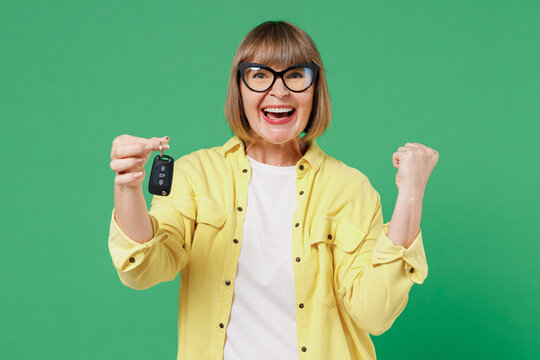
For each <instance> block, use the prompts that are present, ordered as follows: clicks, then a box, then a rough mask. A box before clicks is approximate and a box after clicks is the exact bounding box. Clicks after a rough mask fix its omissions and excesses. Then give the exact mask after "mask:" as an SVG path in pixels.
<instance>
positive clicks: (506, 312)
mask: <svg viewBox="0 0 540 360" xmlns="http://www.w3.org/2000/svg"><path fill="white" fill-rule="evenodd" d="M0 4H1V5H0V120H1V124H2V143H3V149H4V150H3V154H2V159H3V161H2V162H3V170H2V180H1V181H2V184H1V192H2V214H1V217H0V219H1V230H2V240H1V255H2V256H1V260H0V276H1V279H0V280H1V285H0V286H1V287H0V289H1V297H0V301H1V307H0V327H1V328H0V330H1V332H0V358H2V359H35V358H40V359H130V360H135V359H175V358H176V351H177V306H178V277H177V279H176V280H175V281H172V282H167V283H161V284H159V285H156V286H155V287H153V288H151V289H148V290H145V291H136V290H133V289H130V288H127V287H125V286H123V285H122V284H121V282H120V280H119V279H118V277H117V274H116V272H115V270H114V268H113V265H112V261H111V259H110V255H109V252H108V247H107V238H108V232H109V224H110V215H111V211H112V208H113V206H114V205H113V185H114V175H115V174H114V172H112V171H111V169H110V167H109V162H110V151H111V144H112V140H113V139H114V138H115V137H116V136H118V135H121V134H124V133H127V134H130V135H134V136H140V137H147V138H148V137H153V136H158V137H161V136H169V137H170V144H171V149H170V150H169V151H168V152H166V153H168V154H170V155H172V156H174V157H175V158H178V157H180V156H182V155H184V154H186V153H189V152H192V151H195V150H198V149H201V148H207V147H213V146H219V145H222V144H223V143H225V142H226V141H227V140H228V139H229V138H230V137H231V136H232V132H231V131H230V129H229V127H228V125H227V123H226V121H225V119H224V115H223V106H224V101H225V94H226V89H227V82H228V77H229V72H230V66H231V63H232V58H233V55H234V52H235V50H236V47H237V46H238V45H239V43H240V41H241V40H242V39H243V37H244V36H245V35H246V34H247V33H248V32H249V30H251V29H252V28H253V27H255V26H257V25H259V24H260V23H262V22H264V21H266V20H286V21H291V22H293V23H295V24H296V25H298V26H300V27H301V28H303V29H304V30H305V31H306V32H307V33H308V34H309V35H310V36H311V37H312V39H313V40H314V41H315V43H316V44H317V46H318V48H319V51H320V53H321V56H322V58H323V61H324V64H325V67H326V71H327V79H328V83H329V88H330V96H331V99H332V105H333V123H332V127H331V128H329V129H328V131H327V132H326V133H325V134H324V135H323V136H322V137H321V138H319V139H318V143H319V145H320V146H321V147H322V148H323V150H324V151H326V152H327V153H328V154H330V155H332V156H334V157H336V158H337V159H339V160H342V161H343V162H345V163H346V164H348V165H349V166H352V167H355V168H357V169H359V170H360V171H362V172H363V173H364V174H366V175H367V176H368V178H369V179H370V181H371V183H372V184H373V186H374V187H375V189H377V190H378V191H379V193H380V194H381V199H382V204H383V212H384V218H385V222H386V221H390V219H391V216H392V212H393V207H394V204H395V200H396V197H397V188H396V186H395V175H396V172H397V170H396V169H395V168H394V167H393V165H392V153H393V152H394V151H396V150H397V148H398V147H400V146H403V145H404V144H405V143H406V142H419V143H422V144H424V145H426V146H429V147H432V148H434V149H436V150H437V151H438V152H439V155H440V158H439V162H438V164H437V166H436V167H435V169H434V171H433V173H432V175H431V178H430V179H429V182H428V186H427V189H426V193H425V197H424V203H423V213H422V215H423V216H422V224H421V228H422V231H423V237H424V245H425V251H426V255H427V260H428V265H429V275H428V277H427V279H426V281H425V282H424V284H422V285H414V286H413V287H412V289H411V292H410V296H409V302H408V305H407V307H406V308H405V310H404V311H403V313H402V314H401V315H400V316H399V317H398V318H397V320H396V321H395V323H394V325H393V327H392V328H391V329H389V330H388V331H387V332H386V333H384V334H382V335H380V336H377V337H376V336H373V337H372V339H373V341H374V343H375V347H376V350H377V355H378V358H380V359H430V360H432V359H452V360H454V359H538V358H540V345H539V344H540V341H539V340H540V330H539V323H540V310H539V305H540V276H539V275H540V274H539V271H538V268H539V255H538V254H539V253H540V245H539V241H540V231H539V220H540V212H539V206H538V203H539V200H540V194H539V190H538V185H539V181H538V177H539V175H540V172H539V170H538V165H539V163H540V162H539V156H538V151H539V150H540V149H539V146H538V139H539V137H540V127H539V125H538V121H539V119H540V117H539V116H540V70H539V69H540V67H539V66H540V41H539V39H540V2H538V1H462V0H461V1H439V0H431V1H427V0H421V1H356V2H350V3H346V2H342V1H337V2H333V3H332V2H330V1H309V2H308V1H303V2H289V1H281V0H279V1H269V2H253V1H244V2H238V1H229V2H219V3H218V2H215V3H213V2H206V1H190V2H187V1H154V2H151V1H140V0H138V1H103V0H100V1H91V2H90V1H86V2H83V1H56V0H55V1H4V0H2V1H1V2H0ZM150 165H151V161H149V163H148V164H147V167H146V169H147V171H149V169H150ZM147 184H148V182H147V180H145V183H144V186H145V187H146V186H147ZM146 196H147V202H148V203H149V201H150V199H151V194H149V193H146Z"/></svg>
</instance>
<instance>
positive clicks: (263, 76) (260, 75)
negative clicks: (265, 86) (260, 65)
mask: <svg viewBox="0 0 540 360" xmlns="http://www.w3.org/2000/svg"><path fill="white" fill-rule="evenodd" d="M253 77H254V78H255V79H264V78H265V77H266V74H264V73H255V74H253Z"/></svg>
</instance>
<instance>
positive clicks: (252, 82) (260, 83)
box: [244, 66, 313, 91]
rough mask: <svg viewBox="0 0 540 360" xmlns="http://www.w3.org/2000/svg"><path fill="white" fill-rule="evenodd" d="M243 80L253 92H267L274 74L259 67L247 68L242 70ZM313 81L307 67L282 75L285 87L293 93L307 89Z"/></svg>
mask: <svg viewBox="0 0 540 360" xmlns="http://www.w3.org/2000/svg"><path fill="white" fill-rule="evenodd" d="M244 79H245V81H246V84H247V86H248V87H250V88H251V89H253V90H255V91H264V90H267V89H268V88H269V87H270V85H271V84H272V81H274V74H272V73H271V72H270V71H268V70H266V69H261V68H259V67H253V66H252V67H248V68H246V69H245V70H244ZM312 80H313V71H312V70H311V69H310V68H309V67H298V68H294V69H291V70H289V71H287V72H286V73H285V74H283V81H284V82H285V85H287V87H288V88H289V89H291V90H293V91H303V90H305V89H307V88H308V87H309V86H310V85H311V82H312Z"/></svg>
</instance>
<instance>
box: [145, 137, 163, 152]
mask: <svg viewBox="0 0 540 360" xmlns="http://www.w3.org/2000/svg"><path fill="white" fill-rule="evenodd" d="M160 143H161V145H162V147H163V149H168V148H169V137H168V136H164V137H161V138H157V137H153V138H150V139H147V141H146V150H147V151H155V150H159V144H160Z"/></svg>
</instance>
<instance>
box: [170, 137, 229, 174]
mask: <svg viewBox="0 0 540 360" xmlns="http://www.w3.org/2000/svg"><path fill="white" fill-rule="evenodd" d="M224 166H225V161H224V157H223V145H220V146H214V147H209V148H201V149H198V150H195V151H192V152H190V153H187V154H184V155H182V156H180V157H178V158H177V159H176V160H175V162H174V171H175V173H176V171H178V172H183V173H187V174H189V175H190V177H191V178H196V177H199V176H203V175H204V174H205V173H208V172H211V171H222V170H223V169H224Z"/></svg>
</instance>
